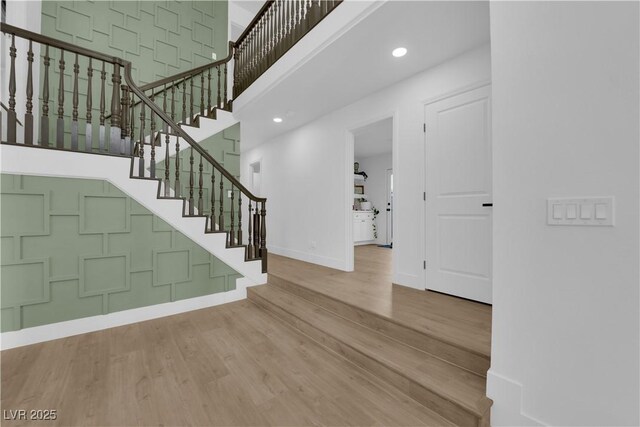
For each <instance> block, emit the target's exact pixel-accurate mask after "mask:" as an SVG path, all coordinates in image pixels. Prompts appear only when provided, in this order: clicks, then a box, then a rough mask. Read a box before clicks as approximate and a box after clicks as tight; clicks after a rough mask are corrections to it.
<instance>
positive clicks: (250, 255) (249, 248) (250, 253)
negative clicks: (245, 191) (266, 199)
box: [247, 199, 254, 259]
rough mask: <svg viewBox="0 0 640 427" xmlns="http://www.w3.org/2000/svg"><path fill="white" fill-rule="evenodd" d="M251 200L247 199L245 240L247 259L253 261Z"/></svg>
mask: <svg viewBox="0 0 640 427" xmlns="http://www.w3.org/2000/svg"><path fill="white" fill-rule="evenodd" d="M251 203H252V201H251V199H249V218H248V219H247V227H248V230H247V239H248V243H247V254H248V255H247V257H248V258H249V259H253V258H254V253H253V236H252V234H251V223H252V222H253V220H252V219H253V215H251V212H252V208H251Z"/></svg>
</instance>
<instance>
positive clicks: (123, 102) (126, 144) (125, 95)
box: [120, 85, 136, 156]
mask: <svg viewBox="0 0 640 427" xmlns="http://www.w3.org/2000/svg"><path fill="white" fill-rule="evenodd" d="M120 89H121V90H122V98H121V99H120V111H121V112H122V120H121V129H120V154H126V155H128V156H130V155H131V154H132V153H131V141H133V140H135V138H136V136H135V134H133V133H131V134H130V133H129V107H130V105H129V86H127V85H121V86H120Z"/></svg>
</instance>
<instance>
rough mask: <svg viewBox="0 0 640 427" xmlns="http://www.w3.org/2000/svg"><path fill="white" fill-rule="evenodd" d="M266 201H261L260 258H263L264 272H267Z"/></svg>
mask: <svg viewBox="0 0 640 427" xmlns="http://www.w3.org/2000/svg"><path fill="white" fill-rule="evenodd" d="M265 204H266V203H265V202H260V205H261V209H260V258H261V259H262V272H263V273H266V272H267V209H266V207H265Z"/></svg>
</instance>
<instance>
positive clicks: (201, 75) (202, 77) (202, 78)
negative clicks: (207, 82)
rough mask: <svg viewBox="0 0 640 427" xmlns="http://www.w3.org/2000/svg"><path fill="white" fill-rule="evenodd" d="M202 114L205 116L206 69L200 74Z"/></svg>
mask: <svg viewBox="0 0 640 427" xmlns="http://www.w3.org/2000/svg"><path fill="white" fill-rule="evenodd" d="M200 115H201V116H204V71H203V72H202V73H201V74H200Z"/></svg>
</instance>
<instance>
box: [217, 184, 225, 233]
mask: <svg viewBox="0 0 640 427" xmlns="http://www.w3.org/2000/svg"><path fill="white" fill-rule="evenodd" d="M223 176H224V175H222V172H220V207H219V209H220V216H219V217H218V230H220V231H224V187H223V185H222V177H223Z"/></svg>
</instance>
